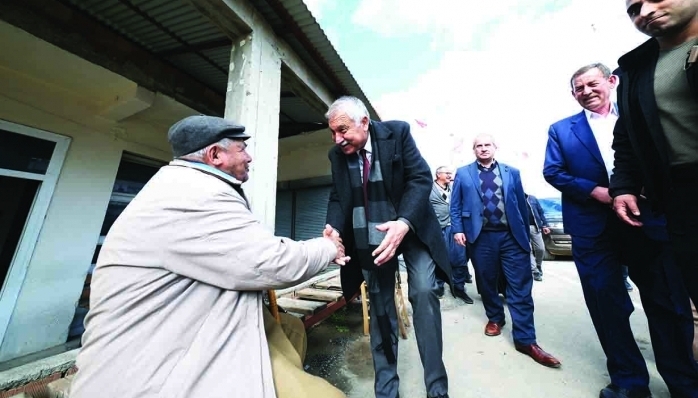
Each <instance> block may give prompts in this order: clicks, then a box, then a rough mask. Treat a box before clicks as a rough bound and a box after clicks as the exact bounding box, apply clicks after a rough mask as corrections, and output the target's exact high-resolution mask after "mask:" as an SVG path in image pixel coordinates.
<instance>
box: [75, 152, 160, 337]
mask: <svg viewBox="0 0 698 398" xmlns="http://www.w3.org/2000/svg"><path fill="white" fill-rule="evenodd" d="M164 165H165V162H161V161H156V160H150V159H146V158H142V157H138V156H134V155H131V154H127V153H126V154H124V156H123V157H122V158H121V163H119V170H118V171H117V172H116V179H115V180H114V187H113V188H112V195H111V198H110V199H109V205H108V206H107V211H106V213H105V215H104V221H103V222H102V229H101V230H100V232H99V235H100V236H99V241H98V243H97V247H96V248H95V252H94V255H93V256H92V265H91V266H90V270H89V272H88V274H87V277H86V278H85V285H84V286H83V294H82V295H81V296H80V300H79V301H78V307H77V308H76V310H75V316H74V318H73V322H72V324H71V326H70V331H69V333H68V340H72V339H78V338H80V336H82V333H83V332H84V331H85V328H84V325H83V322H84V318H85V315H86V314H87V310H88V308H89V304H90V294H89V292H90V283H91V281H92V271H93V270H94V267H95V265H96V264H97V258H98V257H99V251H100V250H101V249H102V244H103V243H104V238H105V237H106V236H107V233H108V232H109V229H110V228H111V226H112V225H114V222H115V221H116V219H117V218H119V216H120V215H121V213H122V212H123V211H124V209H125V208H126V206H128V204H129V203H130V202H131V200H133V198H134V197H136V195H137V194H138V192H140V191H141V189H143V187H144V186H145V184H146V183H147V182H148V181H149V180H150V179H151V178H152V177H153V176H154V175H155V173H157V172H158V170H159V169H160V167H162V166H164Z"/></svg>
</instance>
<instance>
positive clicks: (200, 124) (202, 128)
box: [167, 115, 250, 157]
mask: <svg viewBox="0 0 698 398" xmlns="http://www.w3.org/2000/svg"><path fill="white" fill-rule="evenodd" d="M223 138H233V139H238V140H243V141H244V140H246V139H248V138H250V136H249V135H247V134H245V126H241V125H239V124H237V123H235V122H232V121H230V120H226V119H223V118H221V117H216V116H206V115H196V116H189V117H185V118H184V119H182V120H180V121H178V122H177V123H175V124H173V125H172V127H170V131H169V132H168V133H167V140H168V141H169V142H170V146H171V147H172V153H173V155H174V157H179V156H183V155H187V154H189V153H192V152H196V151H198V150H199V149H201V148H204V147H206V146H208V145H211V144H213V143H215V142H218V141H220V140H222V139H223Z"/></svg>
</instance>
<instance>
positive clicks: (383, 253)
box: [371, 220, 410, 265]
mask: <svg viewBox="0 0 698 398" xmlns="http://www.w3.org/2000/svg"><path fill="white" fill-rule="evenodd" d="M376 229H377V230H379V231H381V232H385V233H386V235H385V238H383V241H382V242H381V244H380V246H378V248H376V250H374V251H373V253H371V254H372V255H373V256H374V257H376V256H378V257H376V259H375V260H373V263H374V264H376V265H383V264H385V263H386V262H388V261H389V260H390V259H391V258H393V257H395V253H396V252H397V248H398V246H400V243H402V240H403V239H404V238H405V235H407V232H409V230H410V227H409V226H408V225H407V224H406V223H405V222H404V221H401V220H397V221H388V222H387V223H385V224H381V225H377V226H376Z"/></svg>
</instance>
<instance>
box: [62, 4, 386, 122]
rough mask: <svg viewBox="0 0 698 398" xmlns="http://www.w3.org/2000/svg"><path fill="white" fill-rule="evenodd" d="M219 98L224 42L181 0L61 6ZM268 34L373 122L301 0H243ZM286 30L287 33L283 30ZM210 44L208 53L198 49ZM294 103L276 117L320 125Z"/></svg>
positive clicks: (288, 101)
mask: <svg viewBox="0 0 698 398" xmlns="http://www.w3.org/2000/svg"><path fill="white" fill-rule="evenodd" d="M64 1H68V2H70V3H72V4H73V5H74V6H76V7H78V8H80V9H81V10H83V11H85V12H87V13H88V14H90V15H92V16H93V17H94V18H96V19H98V20H99V21H101V22H102V23H104V24H105V25H107V26H109V27H111V28H112V29H114V30H116V31H117V32H119V33H120V34H122V35H124V36H125V37H127V38H129V39H130V40H132V41H134V42H136V43H138V44H140V45H142V46H143V47H145V48H147V49H148V50H149V51H151V52H153V53H154V54H155V55H159V56H160V57H162V58H163V59H165V60H167V61H168V62H170V63H172V64H173V65H175V66H176V67H177V68H179V69H181V70H182V71H184V72H186V73H188V74H189V75H191V76H192V77H194V78H195V79H197V80H199V81H200V82H201V83H203V84H205V85H207V86H208V87H210V88H211V89H213V90H214V91H217V92H218V93H220V94H221V95H225V90H226V86H227V81H228V73H227V70H228V63H229V58H230V49H231V46H230V44H227V43H229V38H227V36H226V35H225V34H223V32H222V31H221V30H220V29H219V28H218V27H217V26H216V25H214V24H213V23H212V22H211V21H210V20H209V19H207V18H206V17H205V16H203V15H202V14H201V13H199V12H198V11H197V9H196V8H195V7H194V6H192V5H191V4H190V3H189V2H188V1H186V0H64ZM249 1H250V3H251V4H252V5H253V6H254V7H255V8H256V9H257V10H258V11H259V12H260V14H262V16H263V17H264V18H265V19H266V20H267V22H268V23H269V24H270V26H271V27H272V28H273V29H274V31H275V32H276V33H277V35H279V36H280V37H281V38H282V39H283V40H285V41H286V42H288V44H289V45H290V46H291V48H292V49H293V50H294V51H295V52H296V53H297V54H298V56H299V57H300V58H301V59H302V60H303V62H305V63H306V65H307V66H308V68H310V70H311V71H312V72H313V73H314V74H315V75H316V76H317V77H318V78H319V79H320V80H321V81H322V82H323V83H324V84H325V85H326V86H327V87H328V88H329V89H330V91H331V92H332V93H334V94H335V95H346V94H349V95H354V96H356V97H358V98H360V99H361V100H362V101H364V103H365V104H366V106H367V107H368V109H369V112H370V113H371V117H373V118H376V119H377V118H378V115H377V113H376V112H375V110H374V109H373V107H372V105H371V103H370V102H369V101H368V99H367V98H366V96H365V94H364V93H363V90H361V88H360V87H359V85H358V83H357V82H356V80H355V79H354V77H353V76H352V74H351V72H349V70H348V68H347V67H346V65H345V64H344V62H343V61H342V59H341V58H340V56H339V54H337V51H336V50H335V49H334V47H333V46H332V44H331V43H330V41H329V40H328V38H327V36H326V35H325V33H324V31H323V30H322V29H321V28H320V26H319V25H318V23H317V21H316V20H315V18H314V17H313V16H312V14H311V13H310V11H309V10H308V8H307V6H306V5H305V3H303V1H302V0H249ZM289 27H290V29H289ZM206 43H213V44H211V48H206V46H205V45H202V47H201V49H196V48H192V47H194V46H196V45H201V44H206ZM298 101H300V102H302V100H300V99H293V98H288V97H285V98H281V108H282V112H283V113H284V114H285V115H287V116H288V117H289V118H291V119H294V120H297V121H299V122H320V121H324V120H323V116H322V115H321V114H319V113H318V112H317V111H315V110H313V109H312V108H311V107H310V106H308V105H307V104H300V103H299V102H298Z"/></svg>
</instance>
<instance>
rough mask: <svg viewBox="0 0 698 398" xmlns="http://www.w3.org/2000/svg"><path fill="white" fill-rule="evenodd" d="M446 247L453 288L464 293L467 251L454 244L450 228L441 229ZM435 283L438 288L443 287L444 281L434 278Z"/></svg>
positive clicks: (466, 274) (468, 274)
mask: <svg viewBox="0 0 698 398" xmlns="http://www.w3.org/2000/svg"><path fill="white" fill-rule="evenodd" d="M441 233H442V234H443V237H444V241H445V242H446V247H447V248H448V259H449V260H450V262H451V277H452V278H453V288H454V289H455V290H462V291H465V281H466V279H468V276H470V272H469V271H468V251H467V250H466V248H465V247H463V246H461V245H459V244H457V243H456V241H455V240H453V233H452V232H451V226H450V225H449V226H448V227H444V228H442V229H441ZM436 283H437V285H438V286H439V288H442V287H443V286H444V283H446V282H445V281H443V280H441V279H440V278H436Z"/></svg>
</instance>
